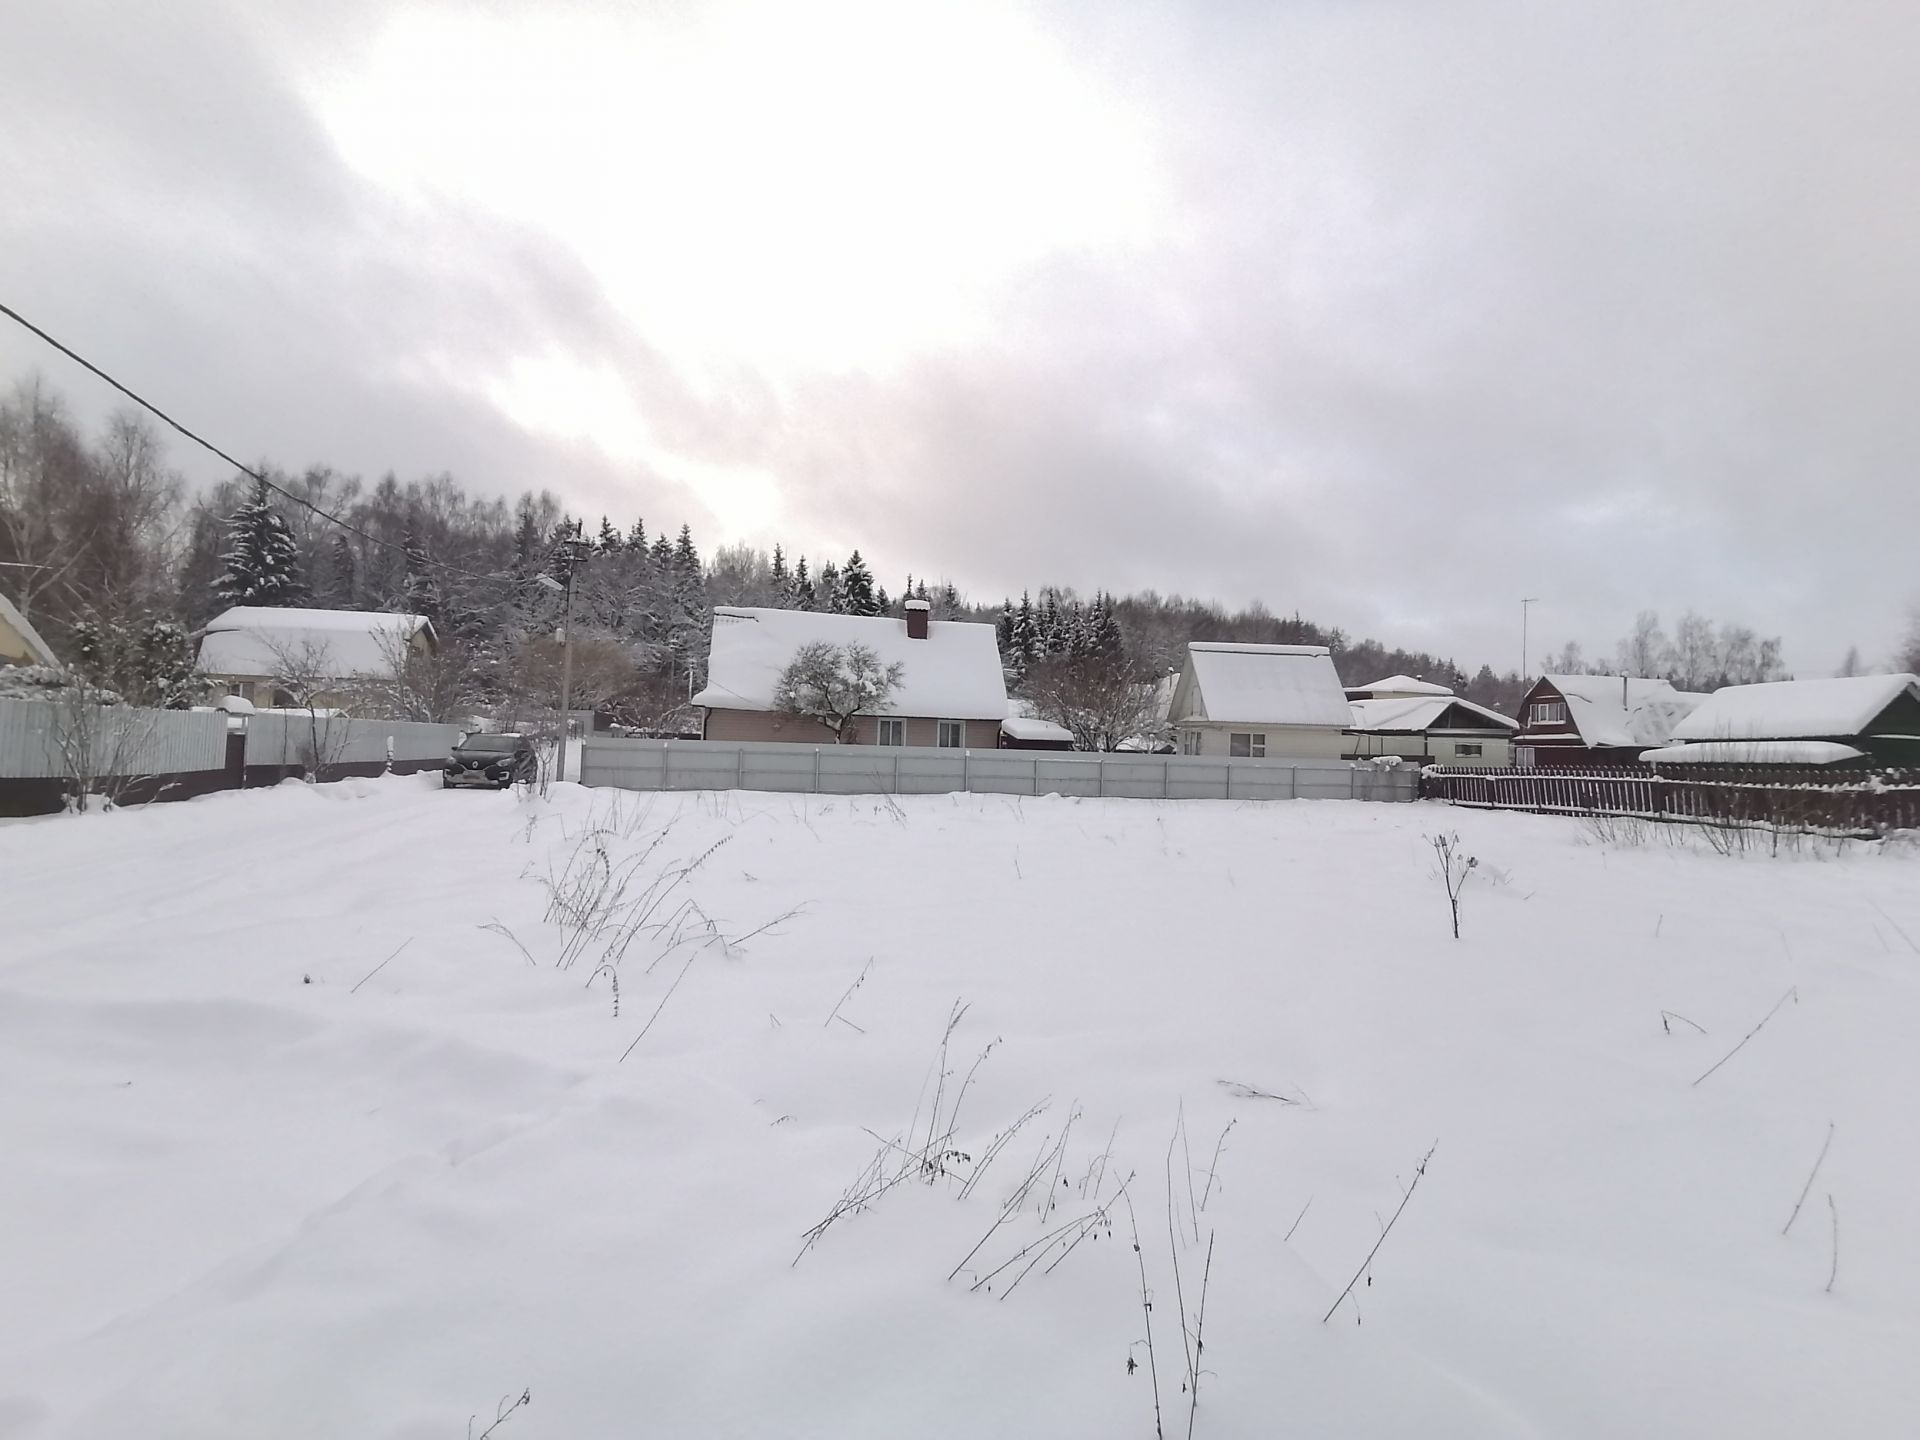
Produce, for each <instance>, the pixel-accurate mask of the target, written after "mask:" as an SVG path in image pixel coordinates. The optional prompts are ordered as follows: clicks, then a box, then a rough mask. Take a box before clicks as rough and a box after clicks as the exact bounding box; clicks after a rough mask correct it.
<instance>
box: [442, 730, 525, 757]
mask: <svg viewBox="0 0 1920 1440" xmlns="http://www.w3.org/2000/svg"><path fill="white" fill-rule="evenodd" d="M453 748H454V749H456V750H465V751H466V752H467V753H468V754H470V755H511V754H512V753H513V752H514V751H515V750H518V749H519V748H520V737H519V736H518V735H469V736H467V738H466V739H464V740H462V741H461V742H460V743H459V744H458V745H456V746H454V747H453Z"/></svg>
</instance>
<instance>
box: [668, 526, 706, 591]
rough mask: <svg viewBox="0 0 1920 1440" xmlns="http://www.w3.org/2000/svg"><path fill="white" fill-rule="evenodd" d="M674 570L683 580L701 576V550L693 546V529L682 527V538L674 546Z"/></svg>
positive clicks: (695, 578)
mask: <svg viewBox="0 0 1920 1440" xmlns="http://www.w3.org/2000/svg"><path fill="white" fill-rule="evenodd" d="M673 570H674V574H676V575H678V576H679V577H680V578H681V579H682V580H690V579H693V580H697V579H698V578H699V577H700V552H699V551H698V550H696V549H694V548H693V529H692V527H691V526H687V525H682V526H681V527H680V538H679V539H678V540H677V541H675V542H674V546H673Z"/></svg>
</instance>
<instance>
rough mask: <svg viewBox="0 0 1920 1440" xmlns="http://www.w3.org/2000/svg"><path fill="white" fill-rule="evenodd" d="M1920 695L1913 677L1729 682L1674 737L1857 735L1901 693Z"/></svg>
mask: <svg viewBox="0 0 1920 1440" xmlns="http://www.w3.org/2000/svg"><path fill="white" fill-rule="evenodd" d="M1908 692H1913V693H1914V694H1915V695H1916V697H1917V698H1920V679H1916V678H1915V677H1914V676H1912V675H1850V676H1844V677H1840V678H1837V679H1832V680H1776V681H1772V682H1770V683H1768V684H1765V685H1729V686H1728V687H1727V688H1726V689H1724V690H1716V691H1714V692H1713V694H1711V695H1709V696H1708V697H1707V698H1706V700H1705V701H1704V702H1702V704H1701V705H1700V708H1699V709H1697V710H1695V711H1694V712H1693V713H1692V714H1691V715H1689V716H1687V718H1686V719H1685V720H1683V721H1681V722H1680V724H1679V725H1678V726H1676V727H1675V728H1674V732H1673V738H1674V739H1676V740H1788V739H1817V738H1820V737H1831V736H1839V735H1858V734H1860V733H1861V732H1862V731H1864V730H1865V729H1866V728H1867V727H1868V726H1869V725H1871V724H1872V723H1873V722H1874V719H1875V718H1876V717H1877V716H1878V715H1879V714H1880V713H1881V712H1882V711H1883V710H1885V709H1886V708H1887V707H1888V706H1889V705H1891V704H1892V703H1893V702H1894V701H1895V700H1897V699H1899V698H1900V696H1901V695H1902V694H1905V693H1908Z"/></svg>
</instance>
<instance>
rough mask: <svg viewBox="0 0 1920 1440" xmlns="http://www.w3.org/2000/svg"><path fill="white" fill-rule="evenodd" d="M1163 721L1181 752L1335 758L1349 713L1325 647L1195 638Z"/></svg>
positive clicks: (1343, 742) (1339, 752)
mask: <svg viewBox="0 0 1920 1440" xmlns="http://www.w3.org/2000/svg"><path fill="white" fill-rule="evenodd" d="M1168 719H1169V721H1170V723H1171V724H1172V726H1173V729H1174V732H1175V734H1176V735H1178V736H1179V743H1180V753H1181V754H1183V755H1220V756H1229V757H1237V758H1246V759H1255V760H1257V759H1290V760H1291V759H1300V760H1338V759H1340V758H1341V756H1342V755H1343V754H1344V753H1345V752H1346V747H1347V737H1346V731H1347V727H1348V726H1349V725H1351V724H1352V723H1353V714H1352V711H1351V710H1349V709H1348V706H1347V695H1346V691H1345V690H1343V689H1342V688H1341V686H1340V677H1339V675H1337V674H1336V673H1335V672H1334V668H1333V652H1332V651H1330V650H1328V649H1327V647H1326V646H1324V645H1241V644H1235V643H1232V642H1229V641H1221V640H1196V641H1194V642H1193V643H1192V644H1190V645H1188V646H1187V660H1186V664H1185V666H1184V667H1183V668H1182V669H1181V671H1180V678H1179V680H1178V681H1176V682H1175V684H1174V688H1173V703H1172V704H1171V706H1170V707H1169V708H1168Z"/></svg>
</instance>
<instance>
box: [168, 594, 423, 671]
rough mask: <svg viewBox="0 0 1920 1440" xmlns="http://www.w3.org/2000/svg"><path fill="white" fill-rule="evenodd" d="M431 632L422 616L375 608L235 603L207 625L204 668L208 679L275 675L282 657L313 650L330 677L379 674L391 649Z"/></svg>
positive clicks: (388, 666)
mask: <svg viewBox="0 0 1920 1440" xmlns="http://www.w3.org/2000/svg"><path fill="white" fill-rule="evenodd" d="M422 627H425V628H427V629H428V630H429V631H431V628H432V627H431V626H429V625H428V624H427V621H426V618H425V617H424V616H420V615H397V614H391V613H385V612H378V611H371V610H298V609H287V610H281V609H274V608H271V607H268V606H261V605H235V606H234V607H233V608H232V609H230V610H227V611H225V612H224V613H222V614H219V615H216V616H214V617H213V619H212V620H210V621H208V622H207V629H206V635H205V637H204V638H203V639H202V640H201V641H200V668H201V669H202V670H204V671H205V672H206V673H207V674H209V675H272V674H273V673H274V672H275V671H276V670H279V669H280V668H282V666H283V664H284V663H285V662H284V661H283V659H282V657H283V656H291V657H299V656H303V655H305V654H306V653H308V652H309V651H311V653H312V654H313V656H314V657H315V658H316V660H320V659H321V657H323V656H324V660H322V661H321V663H320V664H319V668H320V669H322V670H324V671H326V672H327V673H328V674H330V675H334V676H338V677H341V678H345V677H347V676H350V675H380V674H384V673H385V672H386V671H388V670H390V669H391V668H392V666H393V650H394V649H395V647H396V646H398V645H404V644H406V643H407V642H408V641H409V640H411V639H412V638H413V637H414V636H415V635H416V634H418V633H419V632H420V630H421V629H422Z"/></svg>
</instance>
